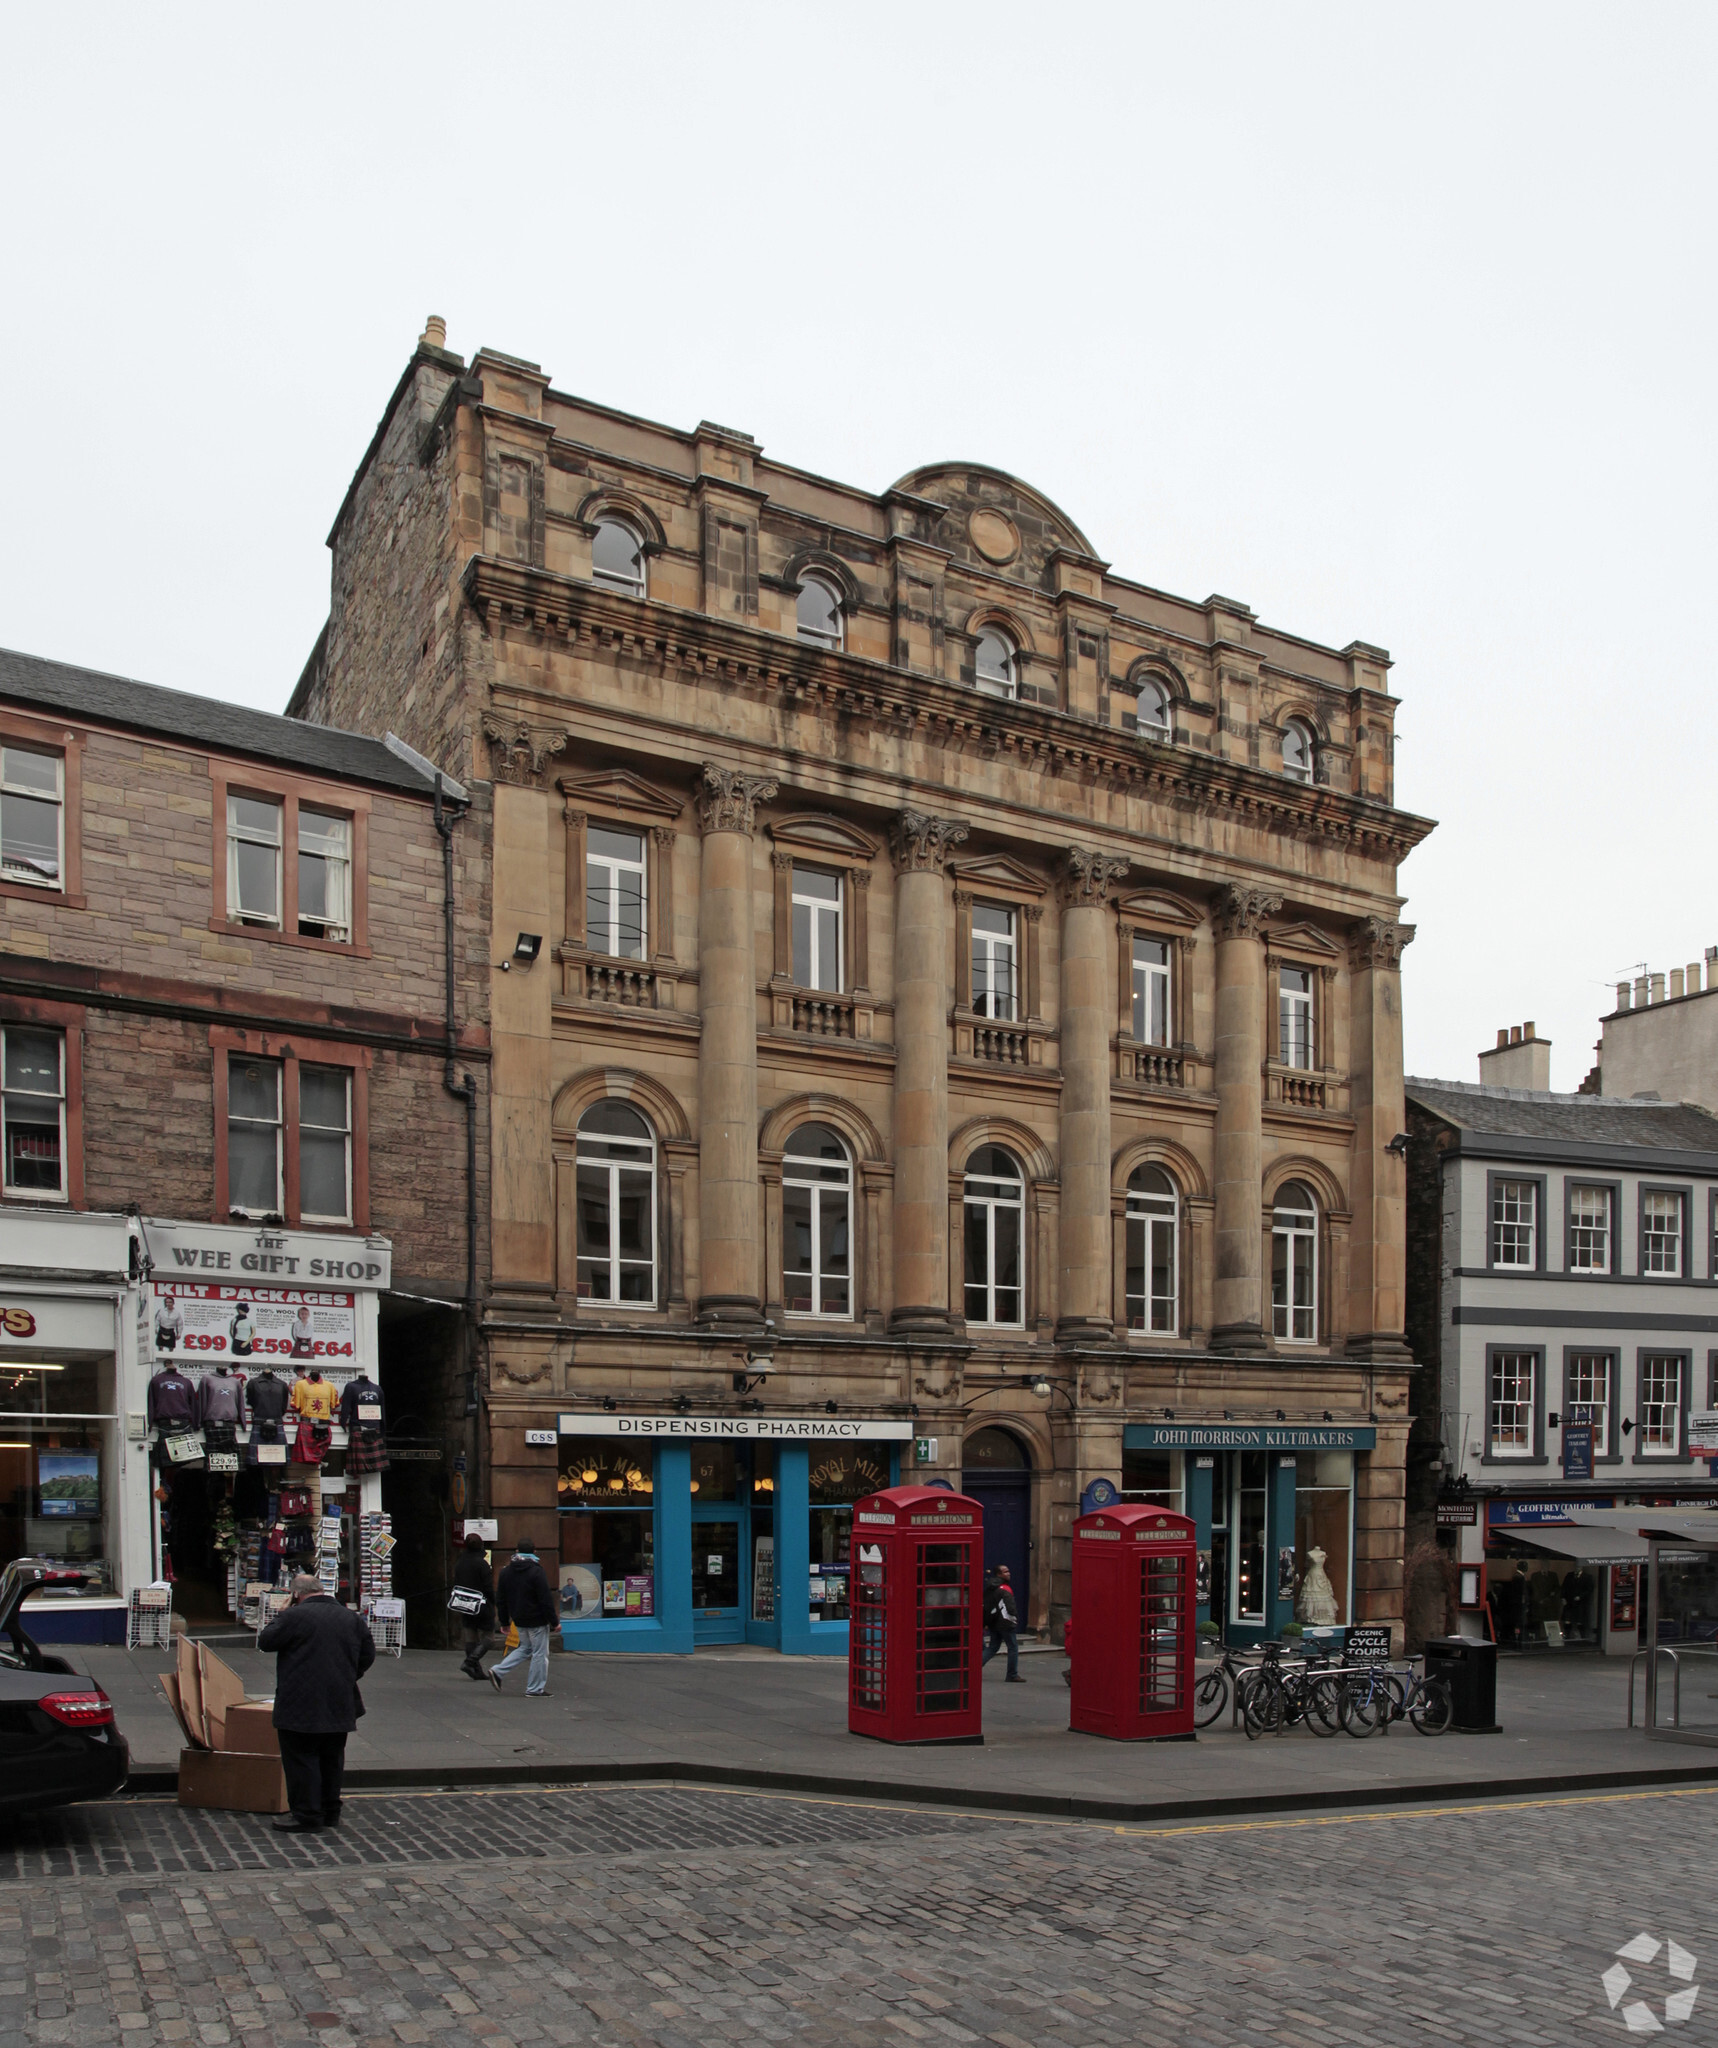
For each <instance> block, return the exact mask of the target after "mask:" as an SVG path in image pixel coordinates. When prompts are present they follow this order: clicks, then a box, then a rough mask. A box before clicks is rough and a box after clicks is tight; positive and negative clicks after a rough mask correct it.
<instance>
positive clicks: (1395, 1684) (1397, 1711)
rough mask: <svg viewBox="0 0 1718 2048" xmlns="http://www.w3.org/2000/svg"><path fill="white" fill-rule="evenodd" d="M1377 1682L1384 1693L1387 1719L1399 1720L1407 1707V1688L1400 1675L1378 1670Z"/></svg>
mask: <svg viewBox="0 0 1718 2048" xmlns="http://www.w3.org/2000/svg"><path fill="white" fill-rule="evenodd" d="M1377 1683H1378V1686H1379V1688H1380V1690H1381V1691H1382V1692H1383V1694H1384V1698H1385V1701H1386V1703H1387V1707H1388V1715H1389V1719H1391V1720H1392V1721H1399V1720H1401V1718H1402V1716H1403V1714H1405V1713H1406V1712H1407V1707H1408V1688H1407V1686H1406V1684H1405V1683H1404V1682H1403V1680H1402V1678H1401V1675H1400V1674H1399V1673H1397V1672H1394V1671H1380V1672H1379V1673H1378V1678H1377Z"/></svg>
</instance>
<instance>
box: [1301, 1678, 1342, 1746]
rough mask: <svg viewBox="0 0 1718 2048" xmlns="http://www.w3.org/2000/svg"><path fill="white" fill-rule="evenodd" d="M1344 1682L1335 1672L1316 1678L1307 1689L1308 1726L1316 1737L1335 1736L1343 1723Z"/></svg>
mask: <svg viewBox="0 0 1718 2048" xmlns="http://www.w3.org/2000/svg"><path fill="white" fill-rule="evenodd" d="M1341 1705H1342V1680H1341V1678H1340V1677H1338V1675H1337V1674H1336V1673H1335V1672H1334V1671H1329V1672H1326V1673H1324V1674H1323V1675H1322V1676H1321V1677H1318V1678H1315V1679H1314V1680H1313V1681H1312V1683H1311V1684H1310V1685H1309V1686H1308V1687H1307V1689H1306V1725H1307V1726H1308V1727H1309V1728H1310V1729H1311V1730H1312V1732H1313V1734H1314V1735H1334V1734H1335V1733H1336V1731H1337V1729H1338V1728H1340V1727H1341V1725H1342V1723H1341V1721H1340V1720H1339V1719H1338V1718H1337V1715H1338V1710H1339V1708H1340V1707H1341Z"/></svg>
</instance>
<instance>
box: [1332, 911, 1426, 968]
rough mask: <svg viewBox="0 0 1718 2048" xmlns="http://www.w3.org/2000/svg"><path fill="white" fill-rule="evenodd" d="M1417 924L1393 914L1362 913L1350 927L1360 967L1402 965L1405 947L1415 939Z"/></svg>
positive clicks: (1350, 935) (1350, 934)
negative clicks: (1364, 915) (1376, 915)
mask: <svg viewBox="0 0 1718 2048" xmlns="http://www.w3.org/2000/svg"><path fill="white" fill-rule="evenodd" d="M1413 937H1414V926H1412V925H1411V924H1398V923H1397V922H1396V920H1395V919H1394V918H1393V917H1360V918H1356V919H1355V921H1354V922H1353V924H1351V925H1350V926H1349V928H1348V942H1349V945H1350V947H1351V948H1352V949H1353V954H1354V964H1355V966H1356V967H1399V966H1400V965H1401V964H1402V948H1403V947H1404V946H1407V945H1411V944H1412V943H1413Z"/></svg>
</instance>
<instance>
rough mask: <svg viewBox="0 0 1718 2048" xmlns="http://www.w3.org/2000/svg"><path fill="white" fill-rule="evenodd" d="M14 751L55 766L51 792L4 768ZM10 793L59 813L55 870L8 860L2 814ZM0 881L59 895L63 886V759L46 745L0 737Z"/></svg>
mask: <svg viewBox="0 0 1718 2048" xmlns="http://www.w3.org/2000/svg"><path fill="white" fill-rule="evenodd" d="M15 754H24V755H28V756H29V758H30V759H31V760H32V761H51V762H52V763H53V768H54V787H53V791H52V793H51V794H50V793H49V792H48V791H47V790H45V789H36V788H33V787H32V786H31V785H30V784H29V783H27V782H21V781H18V780H17V779H15V778H14V777H13V776H11V775H9V774H8V773H7V772H6V768H7V764H8V763H9V761H10V759H11V757H12V756H13V755H15ZM9 796H14V797H19V798H23V799H27V800H28V801H29V802H31V803H38V804H52V805H53V806H54V807H55V809H56V811H57V812H58V814H59V831H58V836H57V839H56V843H55V844H56V850H55V854H54V872H53V874H52V875H43V874H40V873H38V872H37V870H36V869H34V868H33V867H31V866H29V865H28V864H27V863H26V862H25V861H23V860H7V859H6V857H5V850H4V837H3V835H4V816H5V809H6V799H7V797H9ZM0 881H7V882H17V883H19V884H21V885H22V886H23V887H24V888H27V889H45V890H49V891H52V892H54V893H55V894H58V895H64V894H65V887H66V759H65V756H64V755H63V754H56V753H52V752H50V751H49V749H48V748H46V747H23V746H16V745H14V744H13V743H12V742H11V741H10V740H0Z"/></svg>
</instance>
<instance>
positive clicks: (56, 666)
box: [0, 647, 463, 797]
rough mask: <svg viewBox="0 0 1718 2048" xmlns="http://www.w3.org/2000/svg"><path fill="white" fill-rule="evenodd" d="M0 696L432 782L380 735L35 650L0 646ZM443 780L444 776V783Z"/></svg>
mask: <svg viewBox="0 0 1718 2048" xmlns="http://www.w3.org/2000/svg"><path fill="white" fill-rule="evenodd" d="M0 698H3V699H6V700H7V701H9V702H11V703H14V704H28V705H34V706H37V707H39V708H41V709H44V710H47V711H50V712H54V713H58V714H59V715H60V716H62V717H65V718H73V719H90V720H94V721H95V722H97V723H99V724H102V725H117V726H125V727H128V728H129V729H130V730H132V731H134V732H149V733H161V734H165V735H166V736H168V737H169V738H172V739H176V740H184V741H186V742H188V743H189V744H190V745H192V746H196V747H207V748H208V749H209V750H210V751H211V752H212V753H217V754H249V755H252V756H254V757H255V758H256V759H258V760H261V761H269V762H274V763H278V764H280V765H282V766H285V767H291V768H301V769H306V770H308V771H309V772H310V773H312V774H316V775H337V776H340V777H343V778H344V779H346V780H348V781H356V782H368V783H371V784H374V785H376V786H378V787H380V788H383V789H398V790H404V791H406V792H408V793H409V794H410V795H412V796H420V797H421V796H425V795H427V794H429V793H430V791H431V790H433V788H434V787H435V784H434V781H433V778H431V777H429V776H426V775H425V774H424V773H423V772H422V771H421V770H420V769H418V768H415V767H413V766H412V764H411V763H410V762H409V761H406V760H404V759H402V758H401V756H400V755H398V754H396V753H395V752H394V750H393V749H392V748H391V747H389V746H386V745H384V744H383V742H382V741H381V740H377V739H370V738H368V737H367V736H366V735H364V734H363V733H356V732H341V731H339V730H337V729H336V728H335V727H333V726H327V725H307V724H305V723H304V722H303V721H302V720H301V719H297V718H277V717H276V716H275V715H274V714H273V713H272V712H269V711H252V710H250V709H249V708H248V707H247V706H245V705H243V704H225V703H222V702H221V700H220V699H219V698H216V697H194V696H192V695H191V694H190V692H189V691H186V690H163V689H161V688H159V687H158V686H157V685H156V684H154V683H138V682H133V681H132V680H131V679H130V677H128V676H110V675H103V674H102V673H101V671H100V670H99V669H92V668H74V667H72V666H71V665H70V664H69V663H67V662H63V661H44V660H43V659H42V657H41V656H40V655H35V654H19V653H17V652H15V651H14V650H13V649H11V648H4V647H0ZM451 781H452V779H451V777H450V778H449V782H450V785H451ZM450 793H451V791H450ZM460 794H463V792H460Z"/></svg>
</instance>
